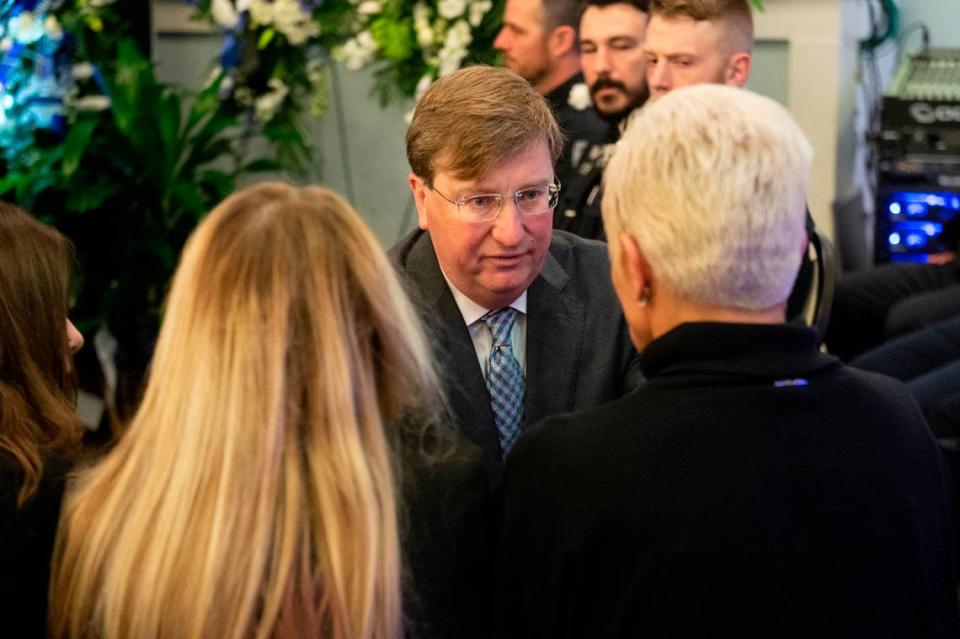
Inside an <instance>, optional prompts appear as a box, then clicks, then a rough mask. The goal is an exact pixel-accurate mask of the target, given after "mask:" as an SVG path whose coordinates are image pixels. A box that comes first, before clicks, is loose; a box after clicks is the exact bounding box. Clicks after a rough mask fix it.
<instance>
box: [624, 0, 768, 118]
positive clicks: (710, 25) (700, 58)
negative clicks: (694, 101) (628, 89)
mask: <svg viewBox="0 0 960 639" xmlns="http://www.w3.org/2000/svg"><path fill="white" fill-rule="evenodd" d="M643 46H644V52H645V53H646V58H647V84H648V85H649V87H650V97H651V98H652V99H654V100H656V99H658V98H661V97H663V96H664V95H666V94H667V93H668V92H669V91H672V90H673V89H679V88H680V87H685V86H690V85H693V84H703V83H714V84H728V85H731V86H738V87H742V86H744V85H745V84H746V83H747V79H748V78H749V77H750V69H751V67H752V64H753V57H752V51H753V14H752V13H751V9H750V4H749V2H748V1H747V0H650V24H649V26H648V27H647V37H646V40H645V42H644V45H643Z"/></svg>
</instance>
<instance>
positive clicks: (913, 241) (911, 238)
mask: <svg viewBox="0 0 960 639" xmlns="http://www.w3.org/2000/svg"><path fill="white" fill-rule="evenodd" d="M906 243H907V246H908V247H910V248H922V247H924V246H926V245H927V236H926V235H923V234H922V233H908V234H907V242H906Z"/></svg>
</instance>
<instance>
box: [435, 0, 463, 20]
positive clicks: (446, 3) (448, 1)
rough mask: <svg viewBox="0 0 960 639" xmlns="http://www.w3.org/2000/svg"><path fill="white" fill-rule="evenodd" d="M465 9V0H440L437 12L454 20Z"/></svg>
mask: <svg viewBox="0 0 960 639" xmlns="http://www.w3.org/2000/svg"><path fill="white" fill-rule="evenodd" d="M466 9H467V0H440V4H439V5H437V13H439V14H440V17H442V18H446V19H447V20H455V19H457V18H459V17H460V16H462V15H463V12H464V11H466Z"/></svg>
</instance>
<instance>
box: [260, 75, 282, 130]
mask: <svg viewBox="0 0 960 639" xmlns="http://www.w3.org/2000/svg"><path fill="white" fill-rule="evenodd" d="M267 86H269V87H270V90H269V91H268V92H266V93H264V94H263V95H261V96H260V97H258V98H257V99H256V100H254V101H253V111H254V116H255V117H256V118H257V121H258V122H260V123H261V124H263V123H265V122H269V121H270V120H271V119H272V118H273V116H275V115H276V114H277V110H278V109H279V108H280V105H281V104H283V101H284V100H285V99H286V97H287V94H288V93H290V89H289V88H288V87H287V85H286V84H284V83H283V80H281V79H280V78H270V81H269V82H268V83H267Z"/></svg>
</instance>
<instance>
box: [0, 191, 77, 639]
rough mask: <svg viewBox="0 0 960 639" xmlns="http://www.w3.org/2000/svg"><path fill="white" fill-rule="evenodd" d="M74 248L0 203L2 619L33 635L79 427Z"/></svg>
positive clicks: (37, 632) (38, 630)
mask: <svg viewBox="0 0 960 639" xmlns="http://www.w3.org/2000/svg"><path fill="white" fill-rule="evenodd" d="M71 257H72V247H71V244H70V242H69V240H67V239H66V238H65V237H63V236H62V235H61V234H60V233H58V232H57V231H56V230H54V229H53V228H51V227H49V226H46V225H44V224H41V223H40V222H38V221H37V220H36V219H34V218H33V217H32V216H30V215H29V214H28V213H26V212H24V211H22V210H21V209H19V208H17V207H15V206H12V205H10V204H6V203H3V202H0V618H3V619H5V620H8V621H9V622H14V623H15V625H16V626H17V627H18V628H19V632H18V634H17V636H22V637H40V636H43V634H44V625H45V619H46V601H47V583H48V580H49V571H50V553H51V551H52V548H53V539H54V535H55V533H56V527H57V518H58V514H59V512H60V501H61V498H62V496H63V480H64V475H65V471H66V469H67V468H68V467H69V464H68V462H67V460H68V457H69V454H70V452H71V451H72V450H73V449H74V447H75V446H76V445H77V443H78V442H79V440H80V435H81V432H82V431H81V427H80V425H79V422H78V421H77V419H76V417H75V412H74V405H73V399H72V398H73V392H74V384H73V372H72V365H71V361H70V358H71V354H72V353H74V352H76V351H77V350H79V349H80V347H81V346H82V345H83V337H81V336H80V333H79V332H77V329H76V328H75V327H74V326H73V324H71V323H70V321H69V320H68V319H67V299H68V287H69V279H70V261H71Z"/></svg>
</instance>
